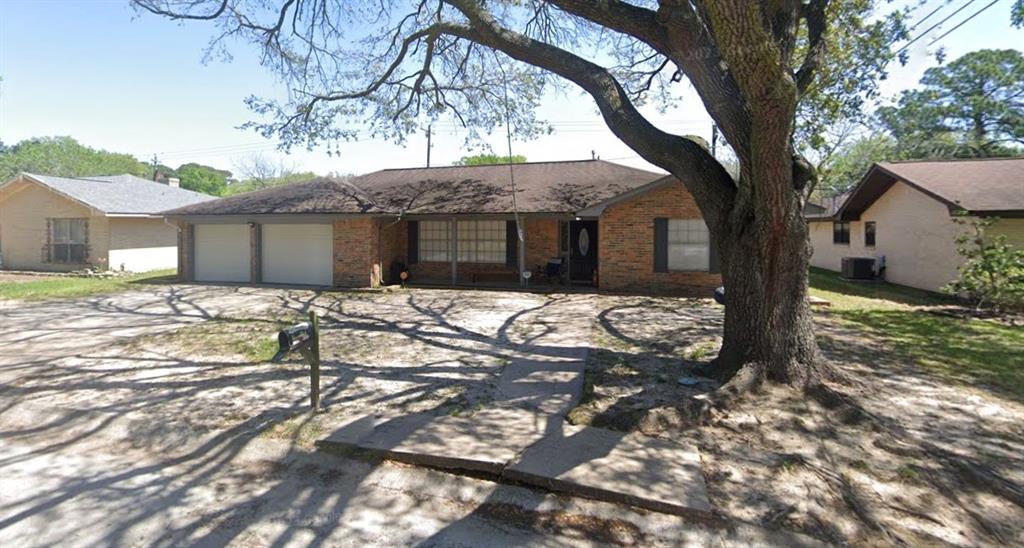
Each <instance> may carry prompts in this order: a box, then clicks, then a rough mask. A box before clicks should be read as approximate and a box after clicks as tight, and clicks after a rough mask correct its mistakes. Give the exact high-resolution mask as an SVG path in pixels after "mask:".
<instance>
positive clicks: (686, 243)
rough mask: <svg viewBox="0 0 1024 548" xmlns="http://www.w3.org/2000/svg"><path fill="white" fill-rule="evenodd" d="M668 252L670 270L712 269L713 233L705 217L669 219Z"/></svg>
mask: <svg viewBox="0 0 1024 548" xmlns="http://www.w3.org/2000/svg"><path fill="white" fill-rule="evenodd" d="M667 253H668V269H669V270H670V271H678V272H708V271H710V270H711V235H710V233H709V232H708V225H707V224H706V223H705V222H704V219H699V218H698V219H669V220H668V252H667Z"/></svg>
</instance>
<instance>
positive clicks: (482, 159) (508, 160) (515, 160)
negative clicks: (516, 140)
mask: <svg viewBox="0 0 1024 548" xmlns="http://www.w3.org/2000/svg"><path fill="white" fill-rule="evenodd" d="M525 163H526V156H523V155H521V154H516V155H513V156H501V155H498V154H477V155H475V156H463V157H462V158H460V159H459V160H458V161H456V162H455V163H453V164H452V165H455V166H489V165H494V164H525Z"/></svg>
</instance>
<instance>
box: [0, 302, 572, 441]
mask: <svg viewBox="0 0 1024 548" xmlns="http://www.w3.org/2000/svg"><path fill="white" fill-rule="evenodd" d="M559 298H574V299H580V298H583V299H585V298H588V297H586V296H573V297H564V296H563V297H557V296H543V295H534V294H527V293H511V292H510V293H505V292H470V291H460V292H455V291H443V290H440V291H431V290H416V291H399V292H386V293H373V292H365V293H360V292H352V293H323V294H314V293H312V292H288V293H283V292H282V293H280V295H279V296H278V298H277V299H276V301H275V300H273V299H266V298H265V299H263V301H262V302H263V303H264V305H265V306H264V307H263V308H262V309H260V310H259V311H258V312H254V313H252V314H247V313H246V312H245V310H244V309H237V308H236V309H230V310H227V311H224V312H223V313H219V314H217V315H214V316H212V317H210V318H207V319H206V320H205V321H202V322H195V323H192V324H191V325H186V326H184V327H180V328H178V329H174V330H171V331H164V332H160V333H156V334H149V335H143V336H139V337H136V338H132V339H129V340H128V341H127V342H123V343H118V344H113V345H107V346H105V347H101V348H96V349H92V350H90V351H88V352H79V353H77V354H75V355H72V356H65V357H60V358H57V359H54V360H52V361H50V362H49V366H48V367H45V368H40V369H39V370H37V371H35V372H34V373H33V374H31V375H21V376H19V377H17V378H16V379H13V380H12V381H11V382H10V383H9V385H8V386H7V387H5V389H4V395H5V399H4V402H5V406H6V408H7V409H9V410H11V411H12V412H10V413H8V414H7V415H6V416H5V417H4V419H5V421H6V422H8V423H9V422H10V421H12V420H14V418H12V417H16V416H17V415H18V410H19V409H20V408H24V409H25V410H26V411H25V412H23V413H21V414H22V415H24V417H25V419H24V420H25V421H32V420H35V419H34V418H33V417H34V412H35V410H38V409H76V410H83V411H85V410H87V411H89V413H93V414H95V413H99V414H103V415H108V416H111V417H115V416H116V417H117V418H118V420H119V421H122V422H125V421H127V423H128V424H130V426H129V428H131V429H132V432H131V435H132V436H131V437H132V439H133V440H135V441H136V442H137V443H138V444H140V445H145V446H150V447H154V448H159V447H171V446H175V445H176V444H178V443H181V440H183V439H187V438H192V437H195V436H196V435H197V434H199V435H201V434H204V433H209V432H214V431H217V430H221V429H227V428H232V427H235V426H237V425H239V424H243V423H245V422H246V421H249V420H252V419H253V418H254V417H257V416H262V417H264V418H267V419H268V421H269V423H270V424H272V426H269V427H267V428H266V430H265V432H264V435H267V436H271V437H282V438H290V439H294V440H296V441H298V442H300V443H301V444H303V445H304V446H311V445H312V442H313V441H314V440H315V439H316V438H317V437H318V436H319V435H320V434H322V433H323V432H325V431H326V429H328V428H330V427H331V426H332V425H333V424H334V423H335V422H344V421H346V420H350V419H351V417H352V416H353V415H366V414H373V415H377V416H382V417H389V416H396V415H404V414H408V413H413V412H428V413H434V414H438V415H442V414H463V413H472V412H474V411H475V410H478V409H480V408H481V407H483V406H484V405H486V404H487V403H488V402H490V401H491V400H492V399H493V397H494V392H495V389H496V383H497V379H498V376H499V375H500V373H501V370H502V368H503V367H504V366H505V365H506V364H507V363H508V361H509V358H510V357H511V356H513V355H516V353H518V352H523V351H524V350H528V347H529V342H530V341H531V340H532V338H533V337H534V336H536V335H537V334H539V333H541V332H543V330H544V329H545V326H546V325H547V324H548V322H552V321H559V318H558V317H557V314H558V313H559V312H558V311H557V310H559V307H556V306H552V305H553V304H555V303H556V302H557V300H558V299H559ZM308 310H315V311H316V312H317V313H318V314H319V315H320V316H321V318H322V319H321V349H322V350H321V360H322V365H321V401H322V405H323V407H324V408H325V409H326V410H327V412H326V413H322V414H318V415H315V416H312V417H311V416H310V415H309V414H308V413H307V412H306V411H307V409H308V401H309V400H308V398H309V377H308V367H307V366H306V365H305V364H304V363H303V362H302V361H301V358H300V357H299V356H298V355H293V356H290V357H288V358H287V359H286V360H285V361H284V362H283V363H270V358H271V357H272V356H273V355H274V353H275V351H276V350H277V348H276V340H277V339H276V336H277V331H278V330H279V329H280V328H281V327H283V326H285V325H288V324H291V323H294V322H298V321H302V320H304V319H305V318H306V316H305V314H306V312H307V311H308ZM553 314H554V315H555V317H552V315H553ZM83 421H84V419H83ZM71 422H74V420H71ZM61 426H62V428H63V427H66V426H68V425H67V424H66V423H65V422H62V423H61Z"/></svg>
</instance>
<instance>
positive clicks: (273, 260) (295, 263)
mask: <svg viewBox="0 0 1024 548" xmlns="http://www.w3.org/2000/svg"><path fill="white" fill-rule="evenodd" d="M262 236H263V238H262V244H263V245H262V250H261V252H262V254H263V281H264V282H266V283H280V284H297V285H319V286H329V285H332V284H333V278H334V269H333V265H334V252H333V250H334V244H333V239H334V231H333V229H332V227H331V225H329V224H276V225H275V224H265V225H263V226H262Z"/></svg>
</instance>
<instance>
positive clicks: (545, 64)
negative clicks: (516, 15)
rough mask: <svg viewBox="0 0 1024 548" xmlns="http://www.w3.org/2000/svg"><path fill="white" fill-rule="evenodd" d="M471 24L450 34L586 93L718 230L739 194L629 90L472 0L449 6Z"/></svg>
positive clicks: (710, 160)
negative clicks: (507, 23)
mask: <svg viewBox="0 0 1024 548" xmlns="http://www.w3.org/2000/svg"><path fill="white" fill-rule="evenodd" d="M447 2H448V3H449V4H450V5H452V6H453V7H455V8H456V9H458V10H459V11H460V12H461V13H462V14H463V15H464V16H465V17H466V18H467V19H468V20H469V24H470V27H468V28H465V29H461V28H457V27H455V28H452V29H449V31H448V32H450V33H456V32H457V33H458V35H459V36H461V37H463V38H466V39H468V40H472V41H475V42H478V43H480V44H482V45H485V46H488V47H491V48H494V49H496V50H498V51H501V52H504V53H505V54H506V55H509V56H510V57H512V58H514V59H516V60H519V61H522V62H524V63H528V64H530V65H533V66H537V67H540V68H543V69H545V70H548V71H550V72H552V73H554V74H557V75H559V76H561V77H562V78H565V79H567V80H569V81H571V82H573V83H575V84H576V85H578V86H580V87H581V88H583V90H584V91H586V92H587V93H588V94H590V96H591V97H593V99H594V101H595V102H596V103H597V106H598V109H599V110H600V111H601V115H602V116H603V117H604V120H605V123H606V124H607V125H608V127H609V129H611V130H612V133H614V134H615V135H616V137H618V138H619V139H621V140H622V141H623V142H624V143H626V145H628V146H629V147H630V148H632V149H633V150H636V151H637V152H638V153H639V154H640V155H641V156H642V157H643V158H644V159H646V160H647V161H649V162H651V163H652V164H654V165H657V166H660V167H662V168H664V169H666V170H667V171H669V172H670V173H673V174H674V175H676V176H677V177H679V178H680V179H682V180H683V183H684V184H685V185H686V187H687V189H689V190H690V192H691V193H692V194H693V195H694V197H695V198H696V199H697V200H698V203H699V204H700V205H701V210H702V211H705V213H706V216H707V217H708V221H709V224H716V222H717V221H718V220H720V219H721V218H722V216H723V215H724V212H726V211H728V210H729V208H730V207H731V204H732V199H733V196H734V194H735V191H736V187H735V183H734V182H733V179H732V177H731V176H730V175H729V174H728V172H727V171H726V170H725V168H724V167H723V166H722V165H721V164H720V163H719V162H718V161H717V160H716V159H715V158H714V157H712V156H711V154H710V153H709V152H708V151H707V149H705V148H704V147H703V146H702V145H700V144H699V143H697V142H696V141H694V140H692V139H687V138H684V137H680V136H677V135H672V134H669V133H666V132H664V131H662V130H660V129H658V128H657V127H655V126H654V125H653V124H651V123H650V122H649V121H648V120H647V119H646V118H645V117H644V116H643V115H642V114H640V112H639V111H638V110H637V109H636V107H635V106H634V105H633V103H632V102H631V101H630V100H629V97H628V94H627V92H626V90H625V89H623V87H622V86H621V85H620V84H619V83H618V81H616V80H615V78H614V77H612V75H611V74H610V73H609V72H608V71H607V70H605V69H604V67H601V66H600V65H597V64H595V63H592V62H590V61H588V60H586V59H583V58H581V57H579V56H577V55H575V54H573V53H570V52H568V51H566V50H563V49H561V48H558V47H555V46H552V45H550V44H547V43H544V42H540V41H537V40H534V39H532V38H530V37H528V36H525V35H523V34H519V33H517V32H514V31H511V30H509V29H506V28H504V27H502V26H501V25H500V24H499V23H498V22H497V21H496V20H495V19H494V18H493V16H491V14H490V13H488V12H487V11H485V10H484V9H483V8H482V7H481V6H480V4H479V3H477V2H475V1H473V0H447Z"/></svg>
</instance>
